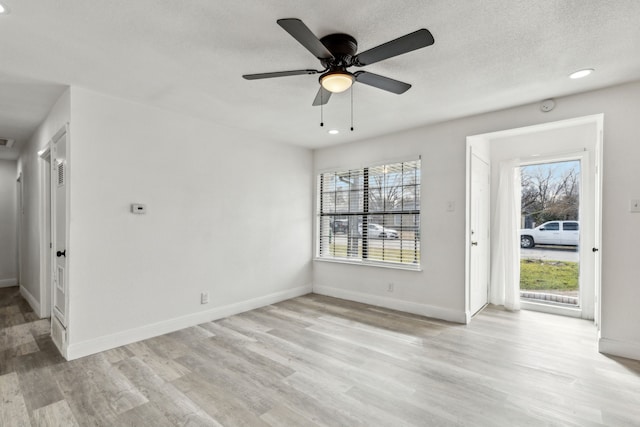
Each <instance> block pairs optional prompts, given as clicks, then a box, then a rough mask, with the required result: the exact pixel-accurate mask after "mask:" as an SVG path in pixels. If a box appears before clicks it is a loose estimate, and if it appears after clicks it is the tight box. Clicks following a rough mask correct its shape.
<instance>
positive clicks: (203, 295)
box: [200, 292, 209, 304]
mask: <svg viewBox="0 0 640 427" xmlns="http://www.w3.org/2000/svg"><path fill="white" fill-rule="evenodd" d="M200 304H209V292H202V293H201V294H200Z"/></svg>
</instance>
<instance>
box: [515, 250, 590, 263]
mask: <svg viewBox="0 0 640 427" xmlns="http://www.w3.org/2000/svg"><path fill="white" fill-rule="evenodd" d="M578 255H579V254H578V248H576V247H573V246H536V247H535V248H533V249H523V248H520V258H521V259H543V260H549V261H551V260H553V261H571V262H578V258H579V257H578Z"/></svg>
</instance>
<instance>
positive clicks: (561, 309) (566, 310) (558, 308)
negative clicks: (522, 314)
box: [520, 299, 582, 319]
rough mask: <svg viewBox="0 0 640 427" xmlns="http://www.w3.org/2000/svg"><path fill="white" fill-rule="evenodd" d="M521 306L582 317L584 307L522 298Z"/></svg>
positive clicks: (526, 308) (549, 312) (542, 311)
mask: <svg viewBox="0 0 640 427" xmlns="http://www.w3.org/2000/svg"><path fill="white" fill-rule="evenodd" d="M520 308H521V309H523V310H531V311H539V312H541V313H548V314H558V315H560V316H566V317H575V318H578V319H580V318H582V309H581V308H580V307H567V306H563V305H555V304H552V303H548V302H533V301H528V300H525V299H520Z"/></svg>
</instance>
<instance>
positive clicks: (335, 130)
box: [329, 129, 340, 135]
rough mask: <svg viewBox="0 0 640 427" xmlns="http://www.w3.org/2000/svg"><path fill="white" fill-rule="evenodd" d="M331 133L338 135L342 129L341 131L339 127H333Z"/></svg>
mask: <svg viewBox="0 0 640 427" xmlns="http://www.w3.org/2000/svg"><path fill="white" fill-rule="evenodd" d="M329 133H330V134H331V135H337V134H339V133H340V131H339V130H338V129H331V130H330V131H329Z"/></svg>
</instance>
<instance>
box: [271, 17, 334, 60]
mask: <svg viewBox="0 0 640 427" xmlns="http://www.w3.org/2000/svg"><path fill="white" fill-rule="evenodd" d="M277 22H278V25H280V26H281V27H282V28H284V30H285V31H286V32H287V33H289V34H291V36H292V37H293V38H294V39H296V40H298V43H300V44H301V45H302V46H304V47H306V48H307V50H308V51H309V52H311V53H312V54H313V55H314V56H315V57H316V58H318V59H328V58H333V55H332V54H331V52H329V50H328V49H327V48H326V47H325V45H323V44H322V42H321V41H320V40H319V39H318V38H317V37H316V36H315V34H313V33H312V32H311V30H310V29H309V27H307V26H306V25H305V24H304V22H302V21H301V20H299V19H297V18H286V19H278V21H277Z"/></svg>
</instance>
